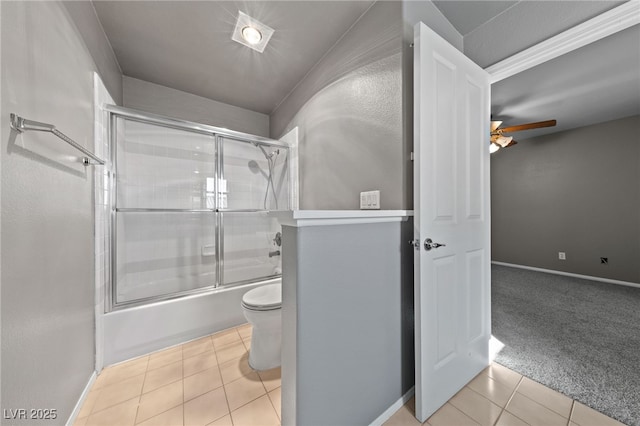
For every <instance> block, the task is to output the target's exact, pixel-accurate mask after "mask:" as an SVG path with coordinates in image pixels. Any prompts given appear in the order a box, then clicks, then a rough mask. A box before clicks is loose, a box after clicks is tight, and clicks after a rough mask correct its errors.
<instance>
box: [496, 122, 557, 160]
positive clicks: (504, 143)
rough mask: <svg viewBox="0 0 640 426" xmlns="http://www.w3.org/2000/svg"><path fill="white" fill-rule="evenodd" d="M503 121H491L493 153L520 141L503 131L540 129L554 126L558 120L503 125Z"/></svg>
mask: <svg viewBox="0 0 640 426" xmlns="http://www.w3.org/2000/svg"><path fill="white" fill-rule="evenodd" d="M501 125H502V121H492V122H491V126H490V129H491V139H490V146H489V152H490V153H491V154H493V153H494V152H496V151H498V150H499V149H500V148H508V147H510V146H513V145H515V144H517V143H518V142H516V141H514V140H513V136H504V135H503V133H511V132H519V131H522V130H532V129H540V128H543V127H553V126H555V125H556V120H546V121H537V122H535V123H526V124H519V125H517V126H510V127H503V128H501V127H500V126H501Z"/></svg>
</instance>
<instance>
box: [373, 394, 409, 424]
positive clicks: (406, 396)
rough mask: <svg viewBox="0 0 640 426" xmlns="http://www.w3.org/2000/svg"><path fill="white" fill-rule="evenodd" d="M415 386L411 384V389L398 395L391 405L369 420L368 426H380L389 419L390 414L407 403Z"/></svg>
mask: <svg viewBox="0 0 640 426" xmlns="http://www.w3.org/2000/svg"><path fill="white" fill-rule="evenodd" d="M415 390H416V387H415V386H411V389H409V390H408V391H407V393H405V394H404V395H402V396H401V397H400V399H398V400H397V401H396V402H394V403H393V404H392V405H391V407H389V408H387V409H386V410H385V411H384V413H382V414H380V415H379V416H378V418H377V419H375V420H374V421H372V422H371V424H369V426H382V424H383V423H384V422H386V421H387V420H389V419H390V418H391V416H393V415H394V414H395V412H396V411H398V410H399V409H400V408H401V407H402V406H403V405H404V404H406V403H407V401H409V400H410V399H411V397H412V396H413V394H414V393H415Z"/></svg>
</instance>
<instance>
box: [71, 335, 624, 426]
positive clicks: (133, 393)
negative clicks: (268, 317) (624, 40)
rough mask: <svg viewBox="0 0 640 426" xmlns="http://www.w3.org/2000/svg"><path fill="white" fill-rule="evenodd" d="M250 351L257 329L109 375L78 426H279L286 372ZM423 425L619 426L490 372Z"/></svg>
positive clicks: (407, 410)
mask: <svg viewBox="0 0 640 426" xmlns="http://www.w3.org/2000/svg"><path fill="white" fill-rule="evenodd" d="M250 343H251V326H250V325H248V324H246V325H242V326H240V327H236V328H232V329H229V330H226V331H223V332H220V333H216V334H213V335H211V336H206V337H203V338H201V339H197V340H194V341H191V342H188V343H185V344H183V345H178V346H174V347H172V348H169V349H165V350H163V351H159V352H155V353H152V354H150V355H146V356H143V357H139V358H136V359H133V360H130V361H126V362H124V363H121V364H118V365H115V366H112V367H108V368H105V369H104V370H103V371H102V372H101V373H100V375H99V376H98V378H97V380H96V382H95V383H94V385H93V387H92V388H91V391H90V392H89V395H88V396H87V398H86V400H85V402H84V405H83V406H82V409H81V410H80V414H79V415H78V418H77V419H76V422H75V425H78V426H83V425H109V426H114V425H117V426H133V425H144V426H197V425H202V426H204V425H211V426H218V425H219V426H222V425H230V426H272V425H273V426H276V425H279V424H280V368H275V369H273V370H267V371H260V372H256V371H254V370H252V369H251V367H249V363H248V350H249V347H250ZM413 414H414V401H413V399H412V400H411V401H409V402H408V403H407V404H406V405H405V406H403V407H402V408H400V409H399V410H398V411H397V412H396V413H395V414H394V415H393V416H392V417H391V418H390V419H389V420H388V421H387V422H386V423H385V425H389V426H392V425H407V426H415V425H419V424H420V423H419V422H418V421H417V420H416V418H415V417H414V415H413ZM424 424H426V425H430V426H441V425H455V426H462V425H499V426H504V425H513V426H519V425H533V426H538V425H545V426H546V425H564V426H591V425H594V426H595V425H597V426H608V425H620V424H621V423H618V422H616V421H615V420H613V419H610V418H609V417H606V416H604V415H602V414H600V413H598V412H596V411H594V410H592V409H590V408H588V407H586V406H584V405H582V404H580V403H579V402H576V401H573V400H571V399H570V398H568V397H566V396H564V395H561V394H559V393H558V392H555V391H553V390H551V389H549V388H546V387H545V386H542V385H540V384H538V383H536V382H534V381H532V380H529V379H527V378H526V377H522V376H521V375H520V374H518V373H515V372H513V371H511V370H509V369H507V368H505V367H503V366H501V365H498V364H492V365H491V366H490V367H488V368H487V369H486V370H485V371H483V372H482V373H480V374H479V375H478V376H477V377H476V378H474V379H473V380H472V381H471V382H470V383H469V384H468V385H467V386H465V387H464V388H463V389H462V390H461V391H460V392H458V394H456V395H455V396H454V397H453V398H451V399H450V400H449V402H448V403H447V404H445V405H444V406H443V407H442V408H441V409H440V410H438V411H437V412H436V413H435V414H434V415H433V416H431V417H430V418H429V419H428V420H427V422H425V423H424ZM332 426H340V425H332Z"/></svg>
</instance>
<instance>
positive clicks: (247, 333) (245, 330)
mask: <svg viewBox="0 0 640 426" xmlns="http://www.w3.org/2000/svg"><path fill="white" fill-rule="evenodd" d="M236 330H238V334H239V335H240V337H241V338H242V339H250V338H251V333H252V332H253V328H252V327H251V324H244V325H241V326H238V327H236Z"/></svg>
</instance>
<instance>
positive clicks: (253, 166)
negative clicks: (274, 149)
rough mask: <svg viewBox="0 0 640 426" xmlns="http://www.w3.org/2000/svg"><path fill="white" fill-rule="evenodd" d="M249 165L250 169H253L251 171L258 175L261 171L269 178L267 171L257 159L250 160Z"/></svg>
mask: <svg viewBox="0 0 640 426" xmlns="http://www.w3.org/2000/svg"><path fill="white" fill-rule="evenodd" d="M248 166H249V170H251V173H253V174H254V175H257V174H258V173H260V174H261V175H262V176H264V177H265V179H268V175H267V174H266V173H265V171H264V170H262V168H261V167H260V165H259V164H258V162H257V161H256V160H251V161H249V164H248Z"/></svg>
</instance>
